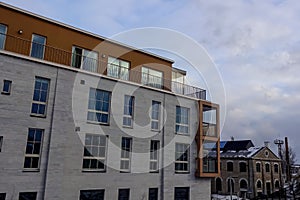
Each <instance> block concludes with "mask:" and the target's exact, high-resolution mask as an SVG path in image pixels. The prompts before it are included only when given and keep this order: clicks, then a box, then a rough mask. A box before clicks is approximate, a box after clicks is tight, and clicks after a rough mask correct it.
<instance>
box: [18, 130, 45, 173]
mask: <svg viewBox="0 0 300 200" xmlns="http://www.w3.org/2000/svg"><path fill="white" fill-rule="evenodd" d="M31 130H32V131H34V136H33V137H34V140H32V141H29V140H28V139H29V134H30V131H31ZM37 131H40V132H41V136H40V138H41V141H39V142H36V140H35V138H36V133H37ZM44 134H45V130H44V129H40V128H28V133H27V139H26V146H25V153H24V163H23V171H39V170H40V166H41V159H42V152H43V143H44V142H43V141H44ZM28 143H31V144H32V146H33V148H32V152H34V147H35V144H37V143H39V144H40V147H39V153H38V154H36V153H27V147H28ZM26 158H30V159H34V158H38V166H37V167H32V160H31V165H30V167H25V163H26Z"/></svg>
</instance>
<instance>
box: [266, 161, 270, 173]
mask: <svg viewBox="0 0 300 200" xmlns="http://www.w3.org/2000/svg"><path fill="white" fill-rule="evenodd" d="M267 166H268V167H267ZM270 167H271V166H270V163H265V172H266V173H270V172H271V168H270Z"/></svg>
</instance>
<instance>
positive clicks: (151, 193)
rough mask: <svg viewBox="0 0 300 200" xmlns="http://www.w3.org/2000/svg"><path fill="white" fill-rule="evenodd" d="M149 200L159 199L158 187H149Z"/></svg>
mask: <svg viewBox="0 0 300 200" xmlns="http://www.w3.org/2000/svg"><path fill="white" fill-rule="evenodd" d="M148 200H158V188H149V198H148Z"/></svg>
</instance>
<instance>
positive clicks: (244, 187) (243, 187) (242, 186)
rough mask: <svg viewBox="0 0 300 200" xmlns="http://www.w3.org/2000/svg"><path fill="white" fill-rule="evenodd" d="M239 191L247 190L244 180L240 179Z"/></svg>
mask: <svg viewBox="0 0 300 200" xmlns="http://www.w3.org/2000/svg"><path fill="white" fill-rule="evenodd" d="M240 189H243V190H247V189H248V183H247V181H246V180H244V179H242V180H241V181H240Z"/></svg>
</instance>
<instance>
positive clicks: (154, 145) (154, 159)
mask: <svg viewBox="0 0 300 200" xmlns="http://www.w3.org/2000/svg"><path fill="white" fill-rule="evenodd" d="M158 158H159V141H156V140H151V144H150V172H158Z"/></svg>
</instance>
